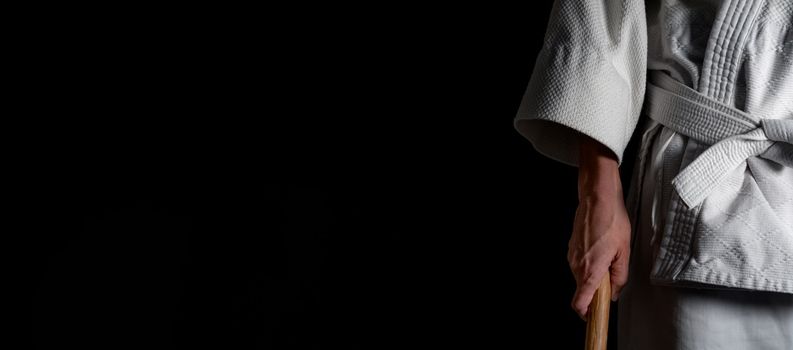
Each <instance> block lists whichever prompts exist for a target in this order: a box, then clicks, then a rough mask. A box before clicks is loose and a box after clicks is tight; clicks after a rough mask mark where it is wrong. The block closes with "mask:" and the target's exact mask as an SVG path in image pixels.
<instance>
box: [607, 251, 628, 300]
mask: <svg viewBox="0 0 793 350" xmlns="http://www.w3.org/2000/svg"><path fill="white" fill-rule="evenodd" d="M629 256H630V253H628V252H624V253H622V252H618V253H617V255H616V256H614V262H612V263H611V276H610V277H611V301H617V299H619V296H620V292H621V291H622V287H624V286H625V283H627V282H628V258H629Z"/></svg>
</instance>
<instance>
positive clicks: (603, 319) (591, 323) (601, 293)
mask: <svg viewBox="0 0 793 350" xmlns="http://www.w3.org/2000/svg"><path fill="white" fill-rule="evenodd" d="M610 307H611V280H610V279H609V274H608V272H607V273H606V277H604V278H603V281H601V282H600V287H598V289H597V291H595V296H593V297H592V303H590V304H589V314H588V315H587V323H586V348H585V349H586V350H606V338H607V337H608V332H609V308H610Z"/></svg>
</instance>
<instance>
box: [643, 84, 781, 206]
mask: <svg viewBox="0 0 793 350" xmlns="http://www.w3.org/2000/svg"><path fill="white" fill-rule="evenodd" d="M646 103H647V105H646V111H647V114H648V115H649V117H650V118H651V119H653V120H656V121H657V122H659V123H661V124H663V125H664V126H666V127H668V128H670V129H672V130H674V131H676V132H678V133H680V134H683V135H686V136H688V137H690V138H693V139H695V140H697V141H700V142H702V143H705V144H707V145H710V147H708V149H706V150H705V151H704V152H702V154H700V155H699V156H698V157H697V158H696V159H694V160H693V161H692V162H691V163H690V164H688V166H686V167H685V168H683V169H682V170H681V171H680V173H679V174H677V175H676V176H675V178H674V179H672V185H673V186H674V188H675V190H676V191H677V193H678V194H679V195H680V198H682V199H683V201H684V202H685V203H686V204H687V205H688V206H689V207H695V206H697V205H699V204H700V203H701V202H702V201H703V200H704V199H705V198H707V197H708V195H709V194H710V192H711V191H713V189H714V188H716V186H717V185H718V184H719V183H720V182H721V181H722V180H723V179H724V178H725V177H726V176H727V175H728V174H729V172H730V171H731V170H733V169H735V168H737V167H738V166H739V165H740V164H741V163H743V162H745V161H746V160H747V159H748V158H750V157H754V156H759V157H762V158H765V159H769V160H773V161H775V162H777V163H779V164H782V165H784V166H787V167H791V168H793V116H786V117H785V119H759V118H756V117H753V116H752V115H750V114H747V113H745V112H743V111H740V110H738V109H735V108H733V107H730V106H727V105H724V104H722V103H720V102H717V101H714V100H712V99H710V98H709V97H707V96H705V95H702V94H700V93H699V92H697V91H695V90H693V89H691V88H689V87H688V86H685V85H683V84H681V83H679V82H677V81H676V80H674V79H672V78H671V77H669V76H668V75H666V74H665V73H663V72H660V71H651V72H650V73H649V74H648V84H647V99H646Z"/></svg>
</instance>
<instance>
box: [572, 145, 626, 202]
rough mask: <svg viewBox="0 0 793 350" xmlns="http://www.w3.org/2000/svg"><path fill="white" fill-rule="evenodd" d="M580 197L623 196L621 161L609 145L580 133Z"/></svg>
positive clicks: (581, 198)
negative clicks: (620, 171)
mask: <svg viewBox="0 0 793 350" xmlns="http://www.w3.org/2000/svg"><path fill="white" fill-rule="evenodd" d="M580 137H581V140H580V143H579V167H578V199H579V201H581V200H589V199H601V198H603V197H607V198H612V197H614V196H620V197H621V196H622V183H621V180H620V173H619V163H618V161H617V157H616V155H615V154H614V152H612V151H611V150H610V149H609V148H608V147H606V146H604V145H603V144H602V143H600V142H598V141H596V140H594V139H592V138H591V137H589V136H586V135H583V134H581V135H580Z"/></svg>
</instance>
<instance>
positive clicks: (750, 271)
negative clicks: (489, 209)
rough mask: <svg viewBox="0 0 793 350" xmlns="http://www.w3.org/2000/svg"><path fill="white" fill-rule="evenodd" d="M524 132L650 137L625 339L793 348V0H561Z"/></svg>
mask: <svg viewBox="0 0 793 350" xmlns="http://www.w3.org/2000/svg"><path fill="white" fill-rule="evenodd" d="M642 116H644V117H645V118H644V119H642V118H640V117H642ZM640 119H642V120H645V121H646V122H645V123H641V124H640V123H639V121H640ZM515 128H516V129H517V130H518V132H520V133H521V134H522V135H523V136H524V137H526V138H527V139H528V140H529V141H531V143H532V145H533V146H534V148H535V149H537V151H539V152H540V153H542V154H544V155H546V156H548V157H550V158H553V159H555V160H558V161H560V162H563V163H566V164H569V165H573V166H578V141H579V135H580V134H585V135H588V136H589V137H592V138H593V139H595V140H597V141H599V142H601V143H602V144H604V145H605V146H607V147H608V148H609V149H611V150H612V151H613V152H614V153H615V154H616V155H617V157H618V162H619V163H620V164H622V160H623V153H624V150H625V147H626V145H627V143H628V141H629V140H630V138H631V136H632V135H633V133H634V132H641V136H642V137H641V145H640V149H639V152H638V155H637V159H636V168H635V169H634V172H633V174H632V175H633V180H634V181H632V186H631V188H630V189H629V191H628V200H627V203H626V204H627V206H628V210H629V213H630V216H631V221H632V224H633V230H632V232H633V236H632V243H631V244H632V256H631V265H630V276H629V281H628V285H627V286H626V288H625V290H624V291H623V295H622V296H621V301H620V305H619V315H618V317H619V324H620V326H619V330H620V332H619V335H620V339H619V344H620V347H621V348H622V349H793V1H791V0H744V1H739V0H698V1H695V0H690V1H681V0H677V1H675V0H655V1H653V0H648V1H646V2H645V1H639V0H613V1H612V0H557V1H556V2H555V4H554V7H553V10H552V14H551V19H550V21H549V24H548V29H547V31H546V35H545V42H544V45H543V49H542V51H541V52H540V54H539V56H538V57H537V61H536V63H535V67H534V71H533V73H532V77H531V80H530V83H529V86H528V88H527V89H526V93H525V95H524V97H523V100H522V101H521V105H520V108H519V110H518V113H517V116H516V117H515Z"/></svg>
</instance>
